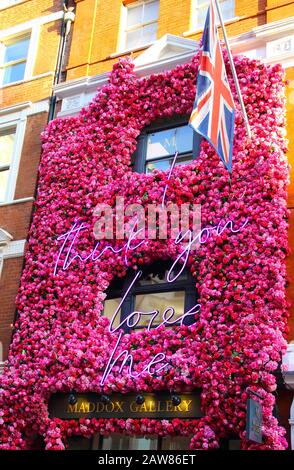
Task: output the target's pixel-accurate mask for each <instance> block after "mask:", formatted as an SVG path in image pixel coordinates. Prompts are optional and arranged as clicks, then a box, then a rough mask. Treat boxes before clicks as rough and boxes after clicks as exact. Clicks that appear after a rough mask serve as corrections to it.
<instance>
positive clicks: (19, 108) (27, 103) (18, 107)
mask: <svg viewBox="0 0 294 470" xmlns="http://www.w3.org/2000/svg"><path fill="white" fill-rule="evenodd" d="M31 105H32V102H31V101H24V102H23V103H17V104H13V105H12V106H6V108H1V109H0V116H2V115H3V114H10V113H18V112H20V111H22V110H23V109H25V108H28V107H30V106H31Z"/></svg>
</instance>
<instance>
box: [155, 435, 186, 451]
mask: <svg viewBox="0 0 294 470" xmlns="http://www.w3.org/2000/svg"><path fill="white" fill-rule="evenodd" d="M191 439H192V436H166V437H163V438H162V450H188V449H189V445H190V441H191Z"/></svg>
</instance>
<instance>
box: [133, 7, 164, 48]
mask: <svg viewBox="0 0 294 470" xmlns="http://www.w3.org/2000/svg"><path fill="white" fill-rule="evenodd" d="M126 10H127V12H126V28H125V36H126V42H125V47H126V49H135V48H136V47H140V46H143V45H145V44H149V43H150V42H153V41H155V39H156V35H157V21H158V10H159V0H151V1H143V2H136V3H135V4H131V5H128V6H126Z"/></svg>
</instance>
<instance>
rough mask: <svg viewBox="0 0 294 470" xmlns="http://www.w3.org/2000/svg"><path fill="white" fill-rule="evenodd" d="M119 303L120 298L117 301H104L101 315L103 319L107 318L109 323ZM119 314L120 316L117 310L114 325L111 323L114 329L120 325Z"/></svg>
mask: <svg viewBox="0 0 294 470" xmlns="http://www.w3.org/2000/svg"><path fill="white" fill-rule="evenodd" d="M120 301H121V299H120V298H119V299H108V300H105V301H104V310H103V315H104V316H105V317H107V318H108V319H109V321H111V319H112V317H113V314H114V312H115V311H116V309H117V307H118V306H119V303H120ZM120 314H121V311H120V310H119V311H118V313H117V315H116V317H115V320H114V323H113V327H114V328H116V327H118V325H119V323H120Z"/></svg>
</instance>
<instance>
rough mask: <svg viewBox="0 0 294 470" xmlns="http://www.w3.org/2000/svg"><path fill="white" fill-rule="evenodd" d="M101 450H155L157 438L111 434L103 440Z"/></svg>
mask: <svg viewBox="0 0 294 470" xmlns="http://www.w3.org/2000/svg"><path fill="white" fill-rule="evenodd" d="M102 449H103V450H156V449H157V438H153V439H149V438H146V437H133V436H126V435H122V434H112V435H111V436H107V437H104V438H103V445H102Z"/></svg>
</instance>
